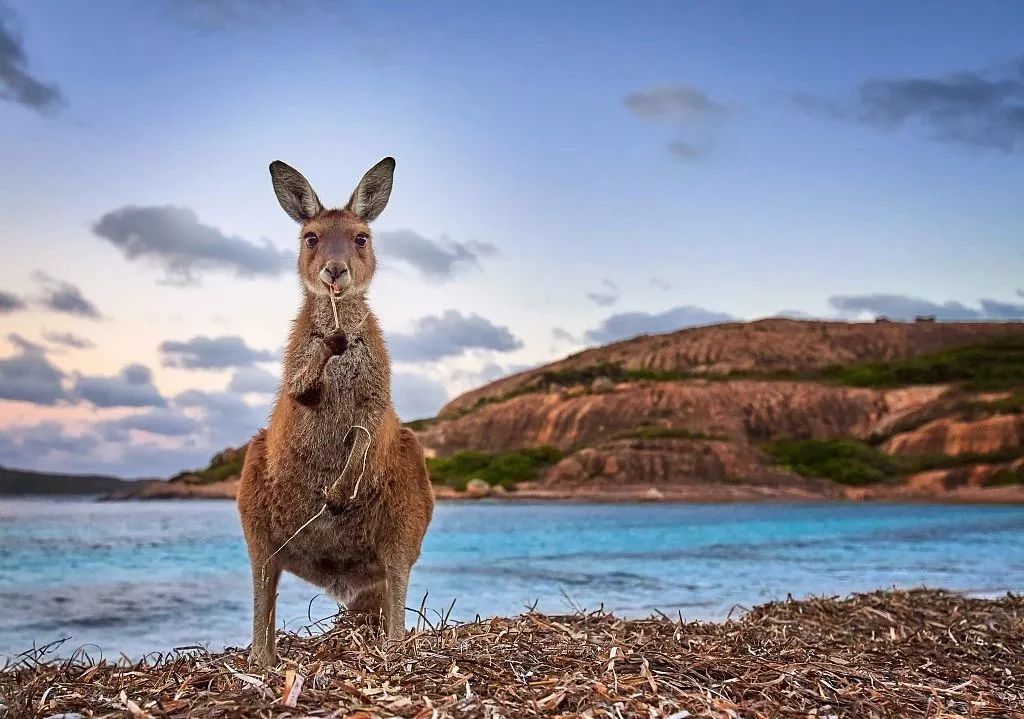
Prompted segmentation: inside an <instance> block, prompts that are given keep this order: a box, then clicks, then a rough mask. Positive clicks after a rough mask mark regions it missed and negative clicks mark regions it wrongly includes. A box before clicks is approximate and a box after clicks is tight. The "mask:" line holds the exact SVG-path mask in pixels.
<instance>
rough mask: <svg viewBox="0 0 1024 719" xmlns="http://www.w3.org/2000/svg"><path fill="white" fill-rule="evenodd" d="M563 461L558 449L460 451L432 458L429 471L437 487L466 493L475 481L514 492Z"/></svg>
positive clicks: (529, 448)
mask: <svg viewBox="0 0 1024 719" xmlns="http://www.w3.org/2000/svg"><path fill="white" fill-rule="evenodd" d="M561 458H562V453H561V452H559V451H558V450H557V449H555V448H554V447H523V448H522V449H517V450H515V451H513V452H497V453H492V452H458V453H456V454H454V455H452V456H451V457H429V458H428V459H427V469H428V471H429V472H430V479H431V481H432V482H434V483H435V484H445V485H447V486H449V487H451V488H453V489H456V490H458V491H460V492H461V491H462V490H464V489H465V488H466V484H467V483H468V482H469V481H470V480H471V479H482V480H483V481H485V482H487V483H488V484H490V485H491V486H501V487H504V488H505V489H514V488H515V486H516V484H518V483H519V482H525V481H528V480H531V479H536V478H537V476H538V474H539V473H540V470H542V469H544V468H545V467H548V466H550V465H552V464H554V463H555V462H557V461H558V460H559V459H561Z"/></svg>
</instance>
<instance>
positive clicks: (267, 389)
mask: <svg viewBox="0 0 1024 719" xmlns="http://www.w3.org/2000/svg"><path fill="white" fill-rule="evenodd" d="M279 384H280V378H279V377H278V376H277V375H275V374H273V373H271V372H268V371H267V370H265V369H261V368H260V367H239V368H238V369H236V370H235V372H234V374H232V375H231V381H230V382H228V391H229V392H239V393H242V394H244V393H247V392H254V393H258V394H271V393H273V392H277V388H278V385H279Z"/></svg>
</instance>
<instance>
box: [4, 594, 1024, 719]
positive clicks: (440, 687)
mask: <svg viewBox="0 0 1024 719" xmlns="http://www.w3.org/2000/svg"><path fill="white" fill-rule="evenodd" d="M737 614H738V615H739V614H742V616H741V617H740V618H739V619H733V620H730V621H726V622H722V623H701V622H684V621H682V620H681V618H678V617H676V618H673V617H664V616H663V617H656V618H652V619H645V620H623V619H618V618H616V617H614V616H611V615H607V614H601V613H591V614H579V615H574V616H561V617H555V616H544V615H540V614H526V615H523V616H520V617H515V618H508V619H505V618H495V619H491V620H482V621H477V622H474V623H470V624H459V625H451V624H447V623H446V622H445V621H444V619H443V617H441V616H440V615H433V614H429V613H424V614H423V616H422V617H421V620H420V621H419V622H418V626H417V629H416V631H414V632H411V633H409V634H408V635H407V637H406V639H405V640H403V641H401V642H396V643H390V644H386V645H385V644H382V642H381V641H380V639H379V637H378V636H376V635H375V634H374V633H373V631H372V630H370V629H368V628H366V627H362V626H358V625H356V624H353V623H352V622H351V621H350V620H349V619H347V618H344V617H342V618H339V619H338V620H337V623H335V624H333V625H332V626H313V627H310V628H307V630H305V631H300V632H299V633H297V634H287V635H285V634H282V635H281V637H280V640H279V651H280V655H281V659H280V663H279V665H278V666H277V667H276V668H275V669H273V670H270V671H264V670H262V669H260V668H258V667H253V666H250V665H249V663H248V659H247V654H246V652H245V651H244V650H228V651H226V652H223V653H216V654H211V653H208V652H206V651H204V650H201V649H198V648H192V649H183V650H180V651H178V652H176V653H174V654H173V655H170V656H164V657H160V656H150V657H148V658H147V659H144V660H143V661H142V662H139V663H137V664H129V663H99V664H90V663H88V662H85V661H81V660H82V657H81V656H79V661H77V662H75V661H72V662H66V661H47V657H46V654H45V651H43V650H36V651H35V652H32V653H28V654H26V655H24V656H23V657H21V659H20V663H19V664H17V665H15V666H13V667H9V668H8V669H6V670H5V671H3V672H2V673H0V702H2V703H3V706H4V707H5V709H0V715H4V716H6V717H26V716H39V717H50V716H55V715H56V716H70V715H72V714H77V715H82V716H132V717H135V718H136V719H140V718H142V717H156V716H166V717H235V716H254V717H286V716H332V717H349V718H351V719H356V718H358V719H371V718H375V717H390V716H401V717H416V718H417V719H426V718H427V717H497V716H503V717H542V716H544V717H568V716H583V717H595V718H596V717H609V718H621V717H645V718H650V717H659V718H661V719H682V718H683V717H690V716H694V717H696V716H702V717H703V716H706V717H723V718H725V717H729V718H731V719H736V718H737V717H769V716H772V717H774V716H801V717H806V716H815V717H825V716H841V717H893V716H900V717H925V716H927V717H953V716H979V717H980V716H987V717H1011V716H1019V713H1018V712H1020V710H1021V707H1022V706H1024V652H1022V651H1021V646H1022V644H1024V597H1020V596H1014V595H1008V596H1005V597H1002V598H998V599H977V598H969V597H965V596H962V595H958V594H954V593H949V592H943V591H938V590H915V591H890V592H875V593H871V594H860V595H853V596H851V597H848V598H845V599H809V600H803V601H787V602H777V603H772V604H766V605H763V606H760V607H756V608H754V609H753V610H751V611H749V612H742V611H741V610H738V611H737ZM4 712H6V714H5V713H4Z"/></svg>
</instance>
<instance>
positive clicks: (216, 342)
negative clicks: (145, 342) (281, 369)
mask: <svg viewBox="0 0 1024 719" xmlns="http://www.w3.org/2000/svg"><path fill="white" fill-rule="evenodd" d="M160 351H161V352H163V353H164V358H163V364H164V366H165V367H181V368H183V369H224V368H226V367H248V366H250V365H252V364H253V363H254V362H267V361H270V360H273V359H274V358H275V355H274V353H273V352H271V351H269V350H257V349H253V348H252V347H249V345H247V344H246V343H245V340H243V339H242V338H241V337H236V336H232V335H225V336H222V337H203V336H199V337H193V338H192V339H189V340H184V341H177V340H167V341H166V342H162V343H161V344H160Z"/></svg>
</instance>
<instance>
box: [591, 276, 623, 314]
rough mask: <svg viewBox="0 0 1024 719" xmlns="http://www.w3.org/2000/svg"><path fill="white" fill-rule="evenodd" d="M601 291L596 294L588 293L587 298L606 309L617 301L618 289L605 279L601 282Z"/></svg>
mask: <svg viewBox="0 0 1024 719" xmlns="http://www.w3.org/2000/svg"><path fill="white" fill-rule="evenodd" d="M601 286H602V287H603V289H601V290H598V291H596V292H588V293H587V297H588V298H589V299H590V301H591V302H593V303H594V304H596V305H600V306H601V307H608V306H609V305H614V304H615V303H616V302H618V301H619V287H618V285H616V284H615V283H614V282H612V281H611V280H609V279H608V278H607V277H606V278H605V279H603V280H601Z"/></svg>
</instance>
